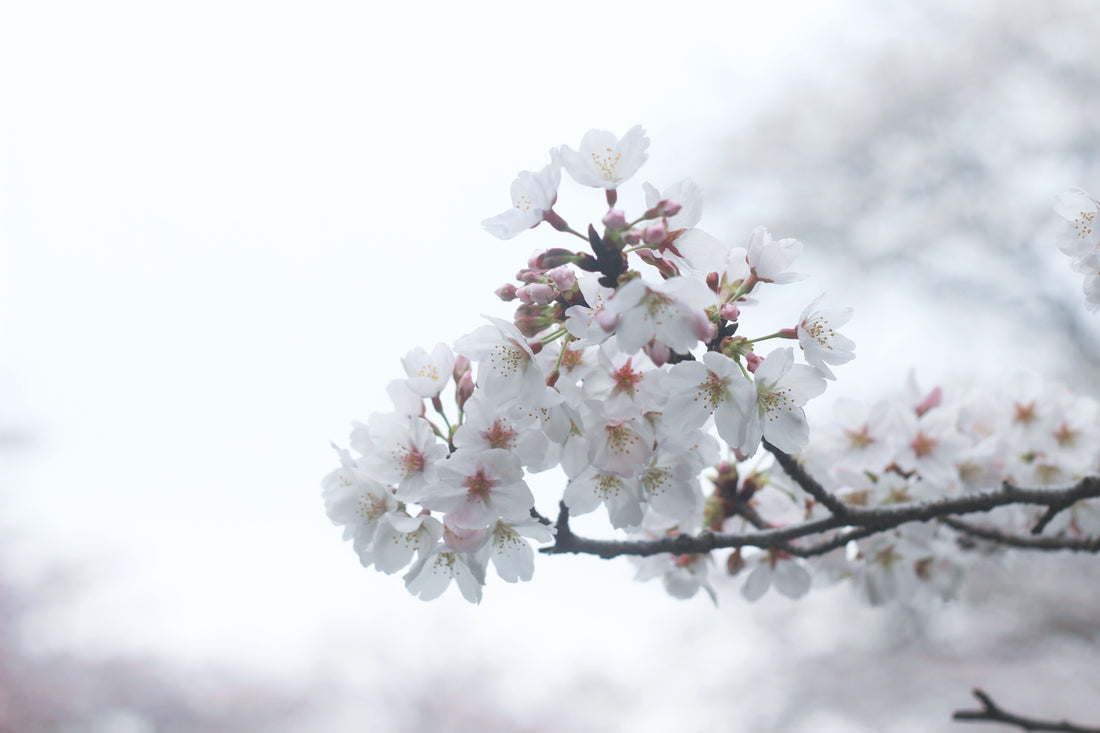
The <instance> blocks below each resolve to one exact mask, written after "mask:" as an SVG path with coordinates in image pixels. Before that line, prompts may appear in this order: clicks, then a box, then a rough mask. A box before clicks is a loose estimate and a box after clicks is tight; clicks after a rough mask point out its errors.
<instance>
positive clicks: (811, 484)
mask: <svg viewBox="0 0 1100 733" xmlns="http://www.w3.org/2000/svg"><path fill="white" fill-rule="evenodd" d="M763 442H764V448H765V449H767V451H768V452H769V453H771V454H772V455H773V456H775V460H776V462H777V463H778V464H779V465H780V467H782V469H783V470H784V471H785V472H786V474H787V475H788V476H790V477H791V479H792V480H793V481H794V482H795V483H796V484H798V485H799V486H800V487H802V490H803V491H805V492H806V493H807V494H809V495H810V496H812V497H813V498H814V499H815V500H817V502H818V503H820V504H822V505H823V506H824V507H825V508H826V509H828V510H829V511H830V512H832V513H833V515H835V516H837V517H847V516H848V514H849V513H850V512H849V508H850V507H849V506H848V505H847V504H845V503H844V502H843V501H841V500H840V499H839V498H838V497H836V496H834V495H833V494H830V493H829V492H828V491H826V490H825V487H824V486H822V485H821V484H819V483H818V482H817V480H816V479H814V477H813V476H811V475H810V474H808V473H807V472H806V469H804V468H803V467H802V464H801V463H799V462H798V461H797V460H795V458H794V456H792V455H790V454H789V453H785V452H783V451H781V450H779V449H778V448H776V447H775V446H774V445H772V444H771V443H769V442H768V441H767V440H765V441H763Z"/></svg>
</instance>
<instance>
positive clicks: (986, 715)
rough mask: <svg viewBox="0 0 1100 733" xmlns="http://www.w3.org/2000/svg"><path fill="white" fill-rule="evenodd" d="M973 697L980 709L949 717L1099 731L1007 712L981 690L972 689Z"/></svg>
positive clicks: (1079, 732) (1067, 731) (1073, 732)
mask: <svg viewBox="0 0 1100 733" xmlns="http://www.w3.org/2000/svg"><path fill="white" fill-rule="evenodd" d="M974 697H976V698H978V702H980V703H981V704H982V709H981V710H956V711H955V713H954V714H953V715H952V716H951V719H952V720H960V721H964V722H987V723H1004V724H1005V725H1015V726H1018V727H1019V728H1022V729H1023V730H1039V731H1044V730H1045V731H1060V732H1061V733H1100V728H1087V727H1085V726H1080V725H1074V724H1073V723H1070V722H1069V721H1066V720H1061V721H1058V722H1053V721H1047V720H1036V719H1035V718H1025V717H1024V716H1022V715H1015V714H1013V713H1009V712H1007V711H1005V710H1004V709H1002V708H1001V707H1000V706H999V705H997V703H995V702H993V700H992V699H991V698H990V697H989V695H987V694H986V693H984V692H982V691H981V690H974Z"/></svg>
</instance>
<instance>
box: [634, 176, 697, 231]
mask: <svg viewBox="0 0 1100 733" xmlns="http://www.w3.org/2000/svg"><path fill="white" fill-rule="evenodd" d="M642 190H643V191H645V205H646V208H649V209H653V208H656V206H657V204H659V203H661V202H662V201H675V202H676V203H678V204H679V205H680V210H679V211H678V212H677V213H676V214H675V215H674V216H670V217H668V228H669V230H670V231H676V230H679V229H692V228H694V227H695V226H696V225H698V224H699V220H700V219H701V218H703V195H702V192H700V191H699V187H698V186H696V185H695V183H694V182H693V181H692V180H691V179H690V178H684V179H683V180H680V181H677V182H676V183H674V184H672V185H671V186H669V187H668V188H666V189H665V190H664V191H658V190H657V187H656V186H654V185H653V184H651V183H643V184H642Z"/></svg>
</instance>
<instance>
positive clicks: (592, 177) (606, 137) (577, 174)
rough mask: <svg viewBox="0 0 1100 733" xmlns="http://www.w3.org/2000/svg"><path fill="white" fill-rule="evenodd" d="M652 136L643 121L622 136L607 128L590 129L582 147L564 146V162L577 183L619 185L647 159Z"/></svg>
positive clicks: (595, 186) (562, 153) (608, 187)
mask: <svg viewBox="0 0 1100 733" xmlns="http://www.w3.org/2000/svg"><path fill="white" fill-rule="evenodd" d="M648 147H649V138H647V137H646V136H645V131H644V130H643V129H642V128H641V126H640V125H635V126H634V127H632V128H630V130H629V131H627V133H626V134H625V135H623V137H622V139H621V140H620V139H618V138H616V137H615V135H613V134H612V133H610V132H607V131H606V130H589V131H588V132H587V133H585V136H584V137H583V138H582V139H581V145H580V150H579V151H576V150H573V149H572V148H570V147H569V146H567V145H566V146H563V147H562V148H561V163H562V166H563V167H564V168H565V170H566V171H568V173H569V175H570V176H572V177H573V180H575V181H576V182H577V183H579V184H581V185H582V186H592V187H593V188H606V189H614V188H618V187H619V184H621V183H622V182H623V181H625V180H627V179H628V178H630V177H631V176H633V175H634V174H635V173H637V172H638V169H639V168H641V167H642V163H644V162H645V161H646V152H645V151H646V148H648Z"/></svg>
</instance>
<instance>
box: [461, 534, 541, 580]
mask: <svg viewBox="0 0 1100 733" xmlns="http://www.w3.org/2000/svg"><path fill="white" fill-rule="evenodd" d="M526 537H530V538H531V539H533V540H535V541H536V542H549V541H550V540H551V539H553V537H554V532H553V530H552V529H551V528H549V527H547V526H545V525H543V524H540V523H539V522H537V521H535V520H534V519H527V520H524V521H519V522H506V521H504V520H499V521H497V523H496V524H495V525H494V526H493V527H492V530H491V532H490V533H489V541H488V542H486V543H485V545H484V547H483V548H482V550H481V552H480V553H479V557H480V558H481V560H482V562H483V563H484V562H485V561H487V560H491V561H492V563H493V567H495V568H496V571H497V575H499V576H500V578H501V580H503V581H505V582H506V583H515V582H516V581H519V580H523V581H527V580H530V579H531V576H532V575H533V574H534V572H535V553H534V551H533V550H532V549H531V544H530V543H529V542H528V541H527V540H526V539H524V538H526Z"/></svg>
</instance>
